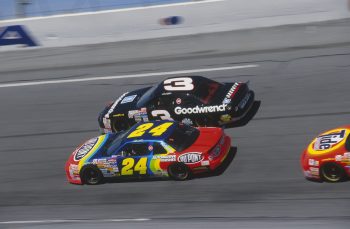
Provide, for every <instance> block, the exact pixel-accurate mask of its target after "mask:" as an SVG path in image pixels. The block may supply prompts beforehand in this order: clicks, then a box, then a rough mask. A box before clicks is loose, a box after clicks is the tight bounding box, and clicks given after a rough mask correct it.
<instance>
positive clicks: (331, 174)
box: [320, 162, 346, 183]
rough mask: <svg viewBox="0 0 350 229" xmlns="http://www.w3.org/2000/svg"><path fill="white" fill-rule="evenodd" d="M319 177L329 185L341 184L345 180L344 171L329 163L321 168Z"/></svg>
mask: <svg viewBox="0 0 350 229" xmlns="http://www.w3.org/2000/svg"><path fill="white" fill-rule="evenodd" d="M320 177H321V178H322V180H323V181H325V182H329V183H336V182H342V181H344V180H345V178H346V173H345V170H344V169H343V168H342V167H341V166H340V165H338V164H337V163H334V162H329V163H326V164H324V165H322V166H321V168H320Z"/></svg>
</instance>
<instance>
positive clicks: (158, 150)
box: [153, 142, 167, 155]
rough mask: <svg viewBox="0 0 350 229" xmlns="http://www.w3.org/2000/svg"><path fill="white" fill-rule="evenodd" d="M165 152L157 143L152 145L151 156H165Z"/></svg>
mask: <svg viewBox="0 0 350 229" xmlns="http://www.w3.org/2000/svg"><path fill="white" fill-rule="evenodd" d="M166 153H167V151H166V150H165V149H164V147H163V146H162V145H161V144H159V143H158V142H155V143H154V144H153V155H157V154H166Z"/></svg>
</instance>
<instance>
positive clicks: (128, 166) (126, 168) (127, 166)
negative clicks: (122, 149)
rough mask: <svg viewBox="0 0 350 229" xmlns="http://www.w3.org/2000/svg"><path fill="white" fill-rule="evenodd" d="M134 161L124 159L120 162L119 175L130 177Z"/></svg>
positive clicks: (132, 159)
mask: <svg viewBox="0 0 350 229" xmlns="http://www.w3.org/2000/svg"><path fill="white" fill-rule="evenodd" d="M134 163H135V160H134V158H125V159H124V160H123V162H122V166H123V168H122V172H121V175H132V174H133V173H134V171H133V170H132V167H133V166H134Z"/></svg>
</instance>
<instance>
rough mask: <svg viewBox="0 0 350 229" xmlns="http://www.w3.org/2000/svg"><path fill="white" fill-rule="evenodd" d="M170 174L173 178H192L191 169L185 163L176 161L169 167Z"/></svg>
mask: <svg viewBox="0 0 350 229" xmlns="http://www.w3.org/2000/svg"><path fill="white" fill-rule="evenodd" d="M168 174H169V176H170V178H171V179H173V180H177V181H184V180H187V179H189V178H190V170H189V168H188V167H187V166H186V165H185V164H183V163H174V164H172V165H170V166H169V167H168Z"/></svg>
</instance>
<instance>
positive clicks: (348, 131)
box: [301, 126, 350, 182]
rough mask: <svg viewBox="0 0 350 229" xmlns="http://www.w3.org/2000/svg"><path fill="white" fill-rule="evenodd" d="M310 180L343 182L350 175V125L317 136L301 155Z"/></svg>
mask: <svg viewBox="0 0 350 229" xmlns="http://www.w3.org/2000/svg"><path fill="white" fill-rule="evenodd" d="M301 166H302V169H303V171H304V176H305V177H306V179H308V180H314V181H321V182H322V181H326V182H341V181H345V180H347V179H348V178H349V177H350V126H343V127H339V128H336V129H332V130H329V131H326V132H324V133H322V134H320V135H319V136H317V137H316V138H315V139H314V140H313V141H312V142H311V143H310V144H309V146H308V147H307V148H306V149H305V150H304V152H303V154H302V157H301Z"/></svg>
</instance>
